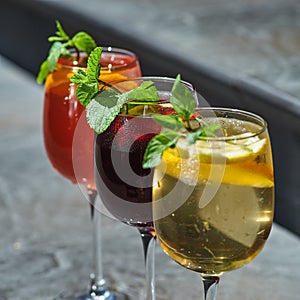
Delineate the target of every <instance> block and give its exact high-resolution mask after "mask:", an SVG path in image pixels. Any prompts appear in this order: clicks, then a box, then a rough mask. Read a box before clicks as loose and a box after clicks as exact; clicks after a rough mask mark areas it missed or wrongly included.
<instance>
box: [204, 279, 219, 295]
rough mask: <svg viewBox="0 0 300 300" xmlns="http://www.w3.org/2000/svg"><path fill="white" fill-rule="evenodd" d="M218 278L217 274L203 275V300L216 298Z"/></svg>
mask: <svg viewBox="0 0 300 300" xmlns="http://www.w3.org/2000/svg"><path fill="white" fill-rule="evenodd" d="M219 280H220V278H219V277H218V276H205V277H204V276H203V277H202V282H203V285H204V300H216V296H217V287H218V283H219Z"/></svg>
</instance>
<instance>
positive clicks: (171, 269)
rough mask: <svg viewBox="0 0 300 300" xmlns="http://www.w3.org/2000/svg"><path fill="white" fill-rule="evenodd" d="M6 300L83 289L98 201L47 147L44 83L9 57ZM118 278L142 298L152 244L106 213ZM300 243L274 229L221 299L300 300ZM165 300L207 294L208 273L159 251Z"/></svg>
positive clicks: (1, 260)
mask: <svg viewBox="0 0 300 300" xmlns="http://www.w3.org/2000/svg"><path fill="white" fill-rule="evenodd" d="M0 96H1V105H2V109H1V110H0V145H1V147H0V165H1V168H0V299H1V300H3V299H9V300H29V299H30V300H32V299H33V300H48V299H53V298H54V297H55V296H56V295H57V294H58V293H60V292H61V291H63V290H66V291H74V292H76V293H79V292H81V291H83V290H84V288H85V286H87V285H88V275H89V272H90V270H91V266H92V258H91V238H92V235H91V230H90V229H91V227H90V222H89V209H88V203H87V201H86V200H85V197H84V194H83V193H82V192H81V190H80V189H79V188H78V186H75V185H72V184H71V183H69V182H68V181H66V180H65V179H64V178H62V177H61V176H60V175H59V174H57V173H56V172H55V171H54V170H53V169H52V167H51V166H50V163H49V162H48V160H47V157H46V155H45V152H44V148H43V141H42V131H41V121H42V105H43V88H42V87H41V86H38V85H37V84H36V83H35V81H34V78H33V77H32V76H30V75H29V74H27V73H25V72H24V71H23V70H21V69H19V68H18V67H16V66H15V65H12V64H11V63H10V62H8V61H7V60H6V59H4V58H2V57H0ZM102 223H103V231H102V232H103V252H104V273H105V277H106V278H107V281H108V282H109V284H110V285H111V286H113V287H115V288H118V289H120V290H122V291H126V292H128V294H130V295H132V297H131V299H134V300H142V299H143V297H142V292H143V288H144V273H143V271H144V266H143V256H142V244H141V241H140V238H139V237H138V233H137V231H136V230H135V229H133V228H130V227H129V226H126V225H124V224H121V223H118V222H116V221H114V220H111V219H108V218H107V217H103V220H102ZM299 253H300V241H299V238H298V237H296V236H294V235H292V234H291V233H289V232H288V231H286V230H285V229H283V228H282V227H280V226H278V225H276V224H275V225H274V227H273V230H272V233H271V236H270V239H269V240H268V242H267V245H266V247H265V248H264V250H263V251H262V253H261V254H260V255H259V256H258V257H257V258H256V259H255V260H254V261H253V262H252V263H250V264H249V265H247V266H246V267H244V268H242V269H240V270H237V271H234V272H232V273H228V274H225V275H224V277H223V278H222V279H221V284H220V288H219V299H223V300H229V299H231V300H235V299H241V298H242V299H245V300H254V299H255V300H256V299H273V300H282V299H287V300H297V299H299V295H300V286H299V279H300V259H299ZM156 260H157V263H156V274H157V275H156V278H157V294H158V295H157V300H179V299H200V298H201V297H202V293H203V289H202V285H201V283H200V279H199V276H198V275H197V274H195V273H192V272H190V271H187V270H185V269H183V268H181V267H179V266H178V265H176V264H175V263H174V262H172V261H171V260H170V259H169V258H168V257H167V256H166V255H164V254H163V253H162V251H161V249H160V248H159V247H157V253H156Z"/></svg>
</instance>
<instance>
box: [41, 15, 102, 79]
mask: <svg viewBox="0 0 300 300" xmlns="http://www.w3.org/2000/svg"><path fill="white" fill-rule="evenodd" d="M56 28H57V31H56V35H55V36H50V37H49V38H48V41H49V42H51V43H53V44H52V46H51V48H50V50H49V53H48V57H47V59H46V60H45V61H43V62H42V64H41V66H40V70H39V73H38V75H37V79H36V80H37V82H38V83H39V84H42V83H43V82H44V81H45V79H46V77H47V74H48V72H53V70H54V68H55V66H56V64H57V61H58V59H59V58H60V57H71V56H72V54H71V52H70V51H69V50H70V49H72V48H73V49H74V50H75V52H76V53H77V58H76V59H77V61H79V59H80V51H82V52H85V53H86V54H87V55H89V54H90V53H91V51H92V50H93V49H94V48H95V47H96V43H95V41H94V39H93V38H92V37H91V36H90V35H89V34H87V33H86V32H83V31H80V32H78V33H76V34H75V35H74V36H73V37H72V38H70V37H69V36H68V35H67V34H66V32H65V31H64V30H63V28H62V25H61V24H60V22H59V21H56Z"/></svg>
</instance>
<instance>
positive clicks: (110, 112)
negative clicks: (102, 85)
mask: <svg viewBox="0 0 300 300" xmlns="http://www.w3.org/2000/svg"><path fill="white" fill-rule="evenodd" d="M126 100H127V97H126V95H124V94H117V93H116V92H114V91H113V90H103V91H102V92H100V93H98V95H97V96H96V98H95V99H93V100H91V101H90V102H89V104H88V105H87V106H86V116H87V121H88V123H89V125H90V127H91V128H93V129H94V130H95V131H96V132H97V133H98V134H100V133H102V132H104V131H105V130H106V129H107V128H108V127H109V125H110V124H111V122H112V121H113V120H114V119H115V117H116V116H117V115H118V113H119V112H120V109H121V107H122V106H123V104H124V103H125V102H126Z"/></svg>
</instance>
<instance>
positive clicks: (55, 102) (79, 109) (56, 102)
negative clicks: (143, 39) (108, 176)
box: [43, 47, 141, 300]
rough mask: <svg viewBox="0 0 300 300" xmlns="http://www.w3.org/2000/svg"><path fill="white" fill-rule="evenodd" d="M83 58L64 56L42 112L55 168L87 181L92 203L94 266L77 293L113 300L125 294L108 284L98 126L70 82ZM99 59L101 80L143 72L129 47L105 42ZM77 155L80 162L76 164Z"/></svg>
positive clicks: (52, 77)
mask: <svg viewBox="0 0 300 300" xmlns="http://www.w3.org/2000/svg"><path fill="white" fill-rule="evenodd" d="M81 60H82V61H76V60H74V59H73V58H60V59H59V61H58V63H57V65H56V67H55V70H54V72H52V73H49V74H48V76H47V79H46V82H45V95H44V113H43V114H44V115H43V134H44V144H45V148H46V152H47V155H48V158H49V160H50V162H51V164H52V166H53V168H54V169H56V170H57V171H58V172H59V173H60V174H61V175H62V176H64V177H65V178H67V179H69V180H70V181H71V182H72V183H74V184H79V185H83V186H84V187H85V189H86V191H87V196H88V200H89V203H90V207H91V221H92V227H93V249H94V251H93V263H94V270H93V272H92V273H91V275H90V278H91V283H90V289H89V291H88V292H87V293H86V294H84V295H82V296H80V297H79V298H76V299H99V298H96V297H100V296H101V299H103V300H111V299H116V295H118V297H117V299H123V298H122V297H121V295H120V294H117V292H112V291H111V290H110V289H108V288H107V286H106V282H105V279H104V277H103V271H102V253H101V245H100V243H101V241H100V237H99V234H100V223H101V220H100V217H101V216H100V214H99V213H95V209H94V208H95V205H96V202H95V201H96V199H97V191H96V187H95V182H94V172H93V144H94V132H93V130H92V129H91V128H90V127H89V126H88V124H87V122H86V120H85V119H84V118H85V113H83V112H84V111H85V108H84V107H83V106H82V105H81V104H80V103H79V101H78V100H77V98H76V94H75V92H76V85H75V84H74V83H72V82H70V77H71V76H72V75H73V74H75V73H77V71H78V70H79V69H80V68H83V67H81V63H82V62H84V60H86V56H84V55H83V54H82V55H81ZM100 64H101V76H100V79H101V80H102V81H103V82H107V83H109V82H111V81H115V80H122V79H126V78H129V77H136V76H141V70H140V65H139V61H138V58H137V56H136V55H135V54H134V53H132V52H130V51H128V50H125V49H118V48H112V47H103V52H102V56H101V60H100ZM83 69H84V68H83ZM81 117H83V118H81ZM79 120H81V121H80V122H79ZM77 125H78V128H77V129H76V127H77ZM75 129H76V132H77V135H76V136H77V137H78V135H80V136H81V139H82V140H81V143H78V140H77V142H75V141H74V132H75ZM73 161H74V162H76V163H77V164H76V167H77V168H76V170H75V169H74V165H73ZM83 166H84V167H83ZM75 171H76V173H75Z"/></svg>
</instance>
